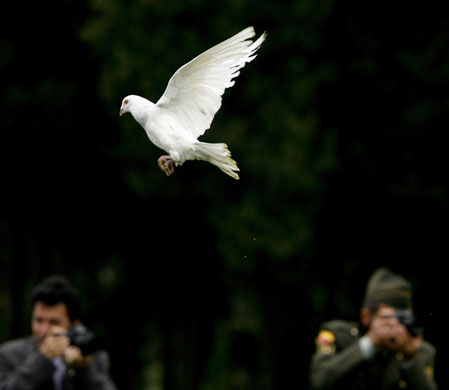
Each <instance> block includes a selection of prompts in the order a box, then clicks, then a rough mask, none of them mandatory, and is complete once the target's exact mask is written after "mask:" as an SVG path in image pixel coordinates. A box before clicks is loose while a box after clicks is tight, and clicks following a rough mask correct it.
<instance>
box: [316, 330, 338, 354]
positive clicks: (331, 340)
mask: <svg viewBox="0 0 449 390" xmlns="http://www.w3.org/2000/svg"><path fill="white" fill-rule="evenodd" d="M315 344H316V347H317V352H318V353H319V354H322V355H330V354H333V353H334V352H335V335H334V334H333V333H332V332H330V331H328V330H322V331H320V333H319V334H318V336H317V338H316V339H315Z"/></svg>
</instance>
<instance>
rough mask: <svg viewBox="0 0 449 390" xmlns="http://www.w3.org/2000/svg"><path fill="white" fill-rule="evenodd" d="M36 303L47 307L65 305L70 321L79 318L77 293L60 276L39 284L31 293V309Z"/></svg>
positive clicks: (49, 278) (51, 277)
mask: <svg viewBox="0 0 449 390" xmlns="http://www.w3.org/2000/svg"><path fill="white" fill-rule="evenodd" d="M36 302H42V303H44V304H46V305H48V306H54V305H57V304H58V303H65V305H66V306H67V312H68V315H69V318H70V320H71V321H74V320H77V319H79V317H80V303H79V298H78V291H77V290H76V289H75V288H74V287H73V286H72V285H71V284H70V283H69V281H68V280H67V279H66V278H64V277H62V276H50V277H48V278H46V279H44V280H43V281H42V282H41V283H39V284H38V285H37V286H36V287H35V288H34V289H33V291H32V292H31V308H33V307H34V304H35V303H36Z"/></svg>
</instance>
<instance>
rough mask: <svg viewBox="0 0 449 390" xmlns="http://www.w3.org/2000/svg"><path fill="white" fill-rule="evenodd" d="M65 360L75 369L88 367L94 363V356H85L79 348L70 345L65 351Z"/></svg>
mask: <svg viewBox="0 0 449 390" xmlns="http://www.w3.org/2000/svg"><path fill="white" fill-rule="evenodd" d="M63 359H64V361H65V362H66V363H67V365H68V366H70V367H74V368H81V367H86V366H87V365H88V364H89V363H90V362H91V361H92V356H90V355H89V356H84V355H83V354H82V353H81V350H80V349H79V348H78V347H74V346H73V345H69V346H68V347H67V348H66V349H65V350H64V355H63Z"/></svg>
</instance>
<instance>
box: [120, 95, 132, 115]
mask: <svg viewBox="0 0 449 390" xmlns="http://www.w3.org/2000/svg"><path fill="white" fill-rule="evenodd" d="M133 100H134V96H133V95H129V96H127V97H125V98H124V99H123V101H122V106H121V107H120V116H122V115H123V114H125V113H127V112H130V107H131V105H132V102H133Z"/></svg>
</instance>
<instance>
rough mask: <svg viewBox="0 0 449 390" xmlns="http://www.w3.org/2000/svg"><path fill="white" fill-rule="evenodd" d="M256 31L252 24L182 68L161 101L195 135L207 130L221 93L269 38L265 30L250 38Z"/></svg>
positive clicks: (231, 84)
mask: <svg viewBox="0 0 449 390" xmlns="http://www.w3.org/2000/svg"><path fill="white" fill-rule="evenodd" d="M254 35H255V32H254V28H253V27H248V28H246V29H245V30H243V31H241V32H240V33H238V34H237V35H234V36H233V37H231V38H229V39H227V40H226V41H224V42H222V43H219V44H218V45H216V46H214V47H212V48H211V49H209V50H207V51H205V52H204V53H202V54H200V55H199V56H197V57H195V58H194V59H193V60H192V61H190V62H188V63H187V64H185V65H184V66H182V67H181V68H179V69H178V70H177V71H176V73H175V74H174V75H173V76H172V78H171V79H170V81H169V82H168V85H167V89H166V90H165V92H164V94H163V95H162V97H161V98H160V99H159V101H158V102H157V105H158V106H159V107H162V108H165V109H167V110H169V111H171V112H173V113H175V114H176V115H177V116H178V118H179V119H180V120H181V121H182V123H183V125H184V127H185V128H186V129H187V130H189V131H190V132H191V133H192V134H193V136H194V137H195V138H198V137H199V136H200V135H202V134H204V132H205V131H206V130H207V129H208V128H209V127H210V125H211V123H212V120H213V118H214V116H215V114H216V112H217V111H218V110H219V108H220V106H221V95H223V93H224V91H225V89H226V88H229V87H232V86H233V85H234V81H233V79H234V78H235V77H237V76H238V75H239V73H240V72H239V69H241V68H243V67H244V66H245V64H246V63H247V62H250V61H252V60H253V59H254V58H255V57H256V54H255V52H256V51H257V49H258V48H259V47H260V45H261V44H262V42H263V41H264V40H265V36H266V34H265V33H263V34H262V35H261V36H260V37H259V39H257V40H256V41H255V42H253V41H251V40H249V39H250V38H252V37H254Z"/></svg>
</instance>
